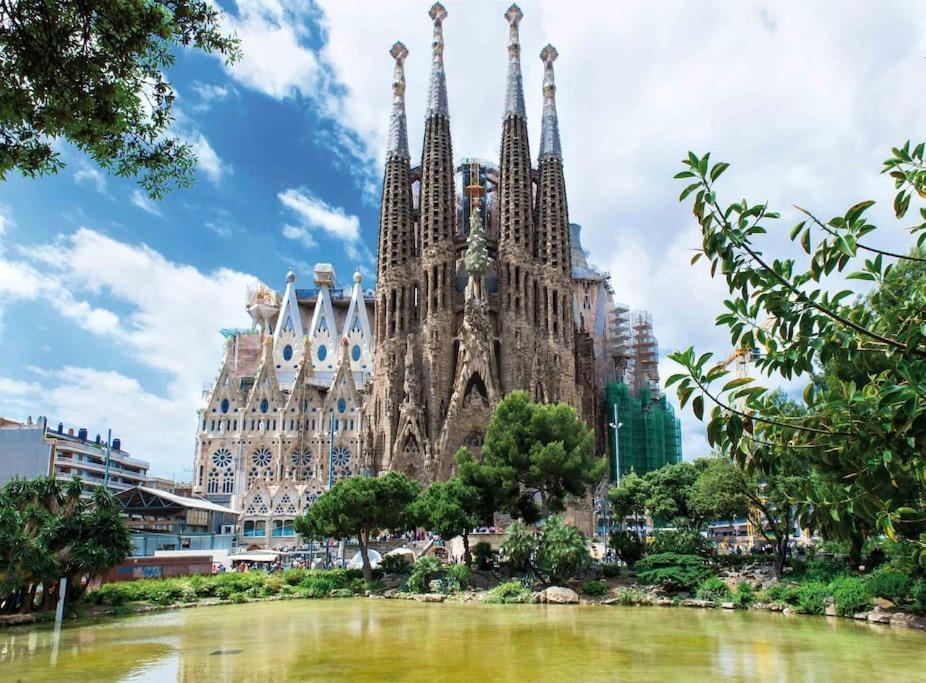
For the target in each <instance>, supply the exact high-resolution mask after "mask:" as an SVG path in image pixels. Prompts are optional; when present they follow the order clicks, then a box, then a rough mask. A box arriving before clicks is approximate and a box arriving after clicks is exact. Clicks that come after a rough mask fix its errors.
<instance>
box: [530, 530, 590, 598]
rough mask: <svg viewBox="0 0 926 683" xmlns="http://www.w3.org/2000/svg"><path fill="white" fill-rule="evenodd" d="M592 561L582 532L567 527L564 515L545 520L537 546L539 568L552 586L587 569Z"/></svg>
mask: <svg viewBox="0 0 926 683" xmlns="http://www.w3.org/2000/svg"><path fill="white" fill-rule="evenodd" d="M590 561H591V556H590V555H589V552H588V544H587V543H586V540H585V536H583V535H582V532H581V531H579V530H578V529H576V528H575V527H574V526H572V525H571V524H566V522H565V521H564V520H563V518H562V517H561V516H560V515H553V516H552V517H548V518H547V519H545V520H544V522H543V524H542V525H541V526H540V534H539V538H538V543H537V569H539V570H540V572H541V573H542V574H544V575H545V576H546V577H547V580H548V581H549V582H550V583H562V582H564V581H568V580H569V579H571V578H573V577H574V576H576V575H577V574H579V573H580V572H582V571H583V570H585V568H586V567H588V564H589V562H590Z"/></svg>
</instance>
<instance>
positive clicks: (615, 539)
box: [610, 531, 645, 567]
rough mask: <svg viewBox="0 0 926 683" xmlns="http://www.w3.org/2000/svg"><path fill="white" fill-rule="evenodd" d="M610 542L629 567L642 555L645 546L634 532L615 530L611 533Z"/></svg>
mask: <svg viewBox="0 0 926 683" xmlns="http://www.w3.org/2000/svg"><path fill="white" fill-rule="evenodd" d="M610 542H611V547H612V548H614V552H616V553H617V556H618V557H619V558H620V559H621V560H622V561H624V562H625V563H626V564H627V565H628V566H630V567H632V566H633V565H634V564H636V562H637V561H638V560H639V559H640V558H641V557H643V550H644V549H645V546H644V545H643V541H641V540H640V537H639V536H637V534H636V532H633V531H615V532H613V533H612V534H611V538H610Z"/></svg>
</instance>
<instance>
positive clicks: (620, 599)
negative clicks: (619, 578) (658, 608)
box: [614, 588, 653, 607]
mask: <svg viewBox="0 0 926 683" xmlns="http://www.w3.org/2000/svg"><path fill="white" fill-rule="evenodd" d="M614 599H615V602H616V604H618V605H623V606H624V607H632V606H634V605H649V604H652V602H653V601H652V599H651V598H650V596H649V595H648V594H647V593H646V591H642V590H640V589H639V588H620V589H618V591H617V592H616V593H615V594H614Z"/></svg>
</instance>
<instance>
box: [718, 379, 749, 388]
mask: <svg viewBox="0 0 926 683" xmlns="http://www.w3.org/2000/svg"><path fill="white" fill-rule="evenodd" d="M750 382H752V377H737V378H736V379H731V380H730V381H729V382H727V383H726V384H724V385H723V390H724V391H729V390H730V389H736V387H741V386H743V385H745V384H749V383H750Z"/></svg>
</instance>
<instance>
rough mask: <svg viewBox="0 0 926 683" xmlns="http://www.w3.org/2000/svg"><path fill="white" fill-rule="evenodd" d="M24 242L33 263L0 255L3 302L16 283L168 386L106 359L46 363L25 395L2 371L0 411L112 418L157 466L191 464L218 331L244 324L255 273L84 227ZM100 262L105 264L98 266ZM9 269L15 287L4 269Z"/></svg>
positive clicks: (22, 292) (165, 469) (217, 352)
mask: <svg viewBox="0 0 926 683" xmlns="http://www.w3.org/2000/svg"><path fill="white" fill-rule="evenodd" d="M21 251H22V253H24V254H26V255H31V258H32V259H33V262H32V263H24V262H9V261H4V260H3V259H0V302H3V303H8V302H9V301H10V300H11V299H12V295H11V296H7V294H8V292H9V291H12V294H13V295H15V296H16V297H17V298H18V299H20V300H23V301H43V302H47V303H48V304H50V305H54V306H56V307H57V309H58V310H59V312H60V313H62V314H66V315H70V316H72V318H73V319H74V320H75V321H76V322H78V323H79V324H80V325H81V326H82V327H83V328H84V329H87V330H88V331H90V332H92V333H93V334H95V335H98V336H99V337H100V341H99V342H98V343H101V344H102V343H104V340H105V342H108V343H111V344H113V345H114V346H115V347H116V348H118V349H119V350H120V351H121V352H122V353H124V354H126V355H127V356H128V357H129V358H131V359H132V360H134V361H135V362H137V363H138V364H140V365H141V366H143V367H145V368H148V369H149V371H154V372H155V373H157V374H160V375H161V376H163V377H164V378H166V380H167V381H166V389H165V390H164V391H163V392H156V391H152V390H151V389H150V388H148V387H146V386H145V385H144V384H143V383H141V382H140V381H139V380H138V379H137V378H134V377H130V376H128V375H126V374H124V373H121V372H115V371H113V370H110V369H107V368H105V367H100V368H90V367H63V368H52V369H49V370H48V371H43V372H40V373H36V374H37V375H38V376H39V384H40V385H41V391H38V392H31V394H24V393H23V392H22V391H18V392H12V391H11V392H9V393H5V392H4V391H3V387H4V386H5V385H4V384H3V383H2V380H0V414H15V415H18V414H33V415H34V414H43V413H44V414H47V415H48V416H49V417H51V418H52V419H54V420H62V421H64V422H66V423H69V424H77V425H85V426H87V427H89V428H91V430H93V431H99V430H102V429H104V428H106V427H107V426H112V427H113V429H114V430H116V432H117V433H118V434H119V435H120V436H122V437H123V439H124V440H125V442H126V446H127V448H128V449H129V450H130V451H131V452H132V453H134V454H135V455H137V456H138V457H141V458H144V459H148V460H150V461H151V462H152V465H153V470H154V471H157V472H161V473H170V472H178V471H180V470H181V469H183V468H185V467H189V465H190V462H191V457H192V456H191V452H192V450H191V448H192V447H191V444H192V442H193V437H194V434H195V424H194V416H195V413H196V409H197V408H198V407H199V402H200V399H201V392H202V388H203V381H204V380H205V379H207V378H209V377H212V376H214V375H215V373H216V371H217V369H218V367H219V362H220V359H221V354H222V344H221V343H220V341H219V337H218V335H217V330H218V329H220V328H222V327H234V326H242V327H244V326H247V325H248V323H249V321H248V320H247V314H246V313H245V311H244V309H243V307H242V306H241V303H240V293H241V292H242V291H244V288H245V287H246V286H247V285H248V284H249V283H251V282H252V281H253V280H254V278H253V277H252V276H249V275H245V274H243V273H239V272H236V271H232V270H227V269H219V270H216V271H214V272H210V273H207V272H202V271H199V270H197V269H196V268H194V267H192V266H188V265H184V264H179V263H174V262H172V261H169V260H167V259H166V258H164V256H162V255H161V254H160V253H158V252H156V251H154V250H153V249H151V248H150V247H147V246H145V245H144V244H126V243H123V242H119V241H116V240H113V239H112V238H110V237H107V236H105V235H103V234H101V233H99V232H96V231H94V230H90V229H87V228H81V229H79V230H78V231H77V232H75V233H73V234H71V235H67V236H63V237H59V238H58V240H57V241H56V242H54V243H53V244H49V245H45V246H44V247H40V248H38V249H31V250H21ZM101 262H103V263H106V264H107V267H106V268H99V267H98V265H97V264H99V263H101ZM12 269H15V273H13V275H14V276H15V277H13V278H12V281H13V282H14V286H15V287H17V289H15V290H13V289H12V288H11V287H10V286H9V279H10V278H7V277H5V276H4V275H3V274H4V273H8V272H10V271H11V270H12ZM40 273H41V275H40V276H39V274H40ZM4 287H7V288H8V290H7V291H5V290H4ZM84 293H86V294H88V295H93V296H95V297H97V298H100V299H103V298H105V299H107V300H108V301H111V302H113V305H119V306H120V307H121V308H124V309H126V313H125V314H124V315H123V316H122V318H121V319H120V318H117V317H116V316H115V314H113V313H111V312H110V311H108V310H107V309H105V308H102V307H98V306H96V307H95V306H92V305H91V304H89V303H88V302H86V301H84V300H82V299H81V296H82V294H84ZM56 300H60V301H61V303H60V304H56V303H55V301H56ZM109 316H112V317H111V318H110V317H109ZM210 339H212V340H213V341H212V342H209V341H208V340H210ZM9 381H15V382H17V383H19V384H17V385H10V386H20V385H23V382H24V380H20V379H16V380H12V379H10V380H9ZM26 384H28V383H26Z"/></svg>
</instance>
